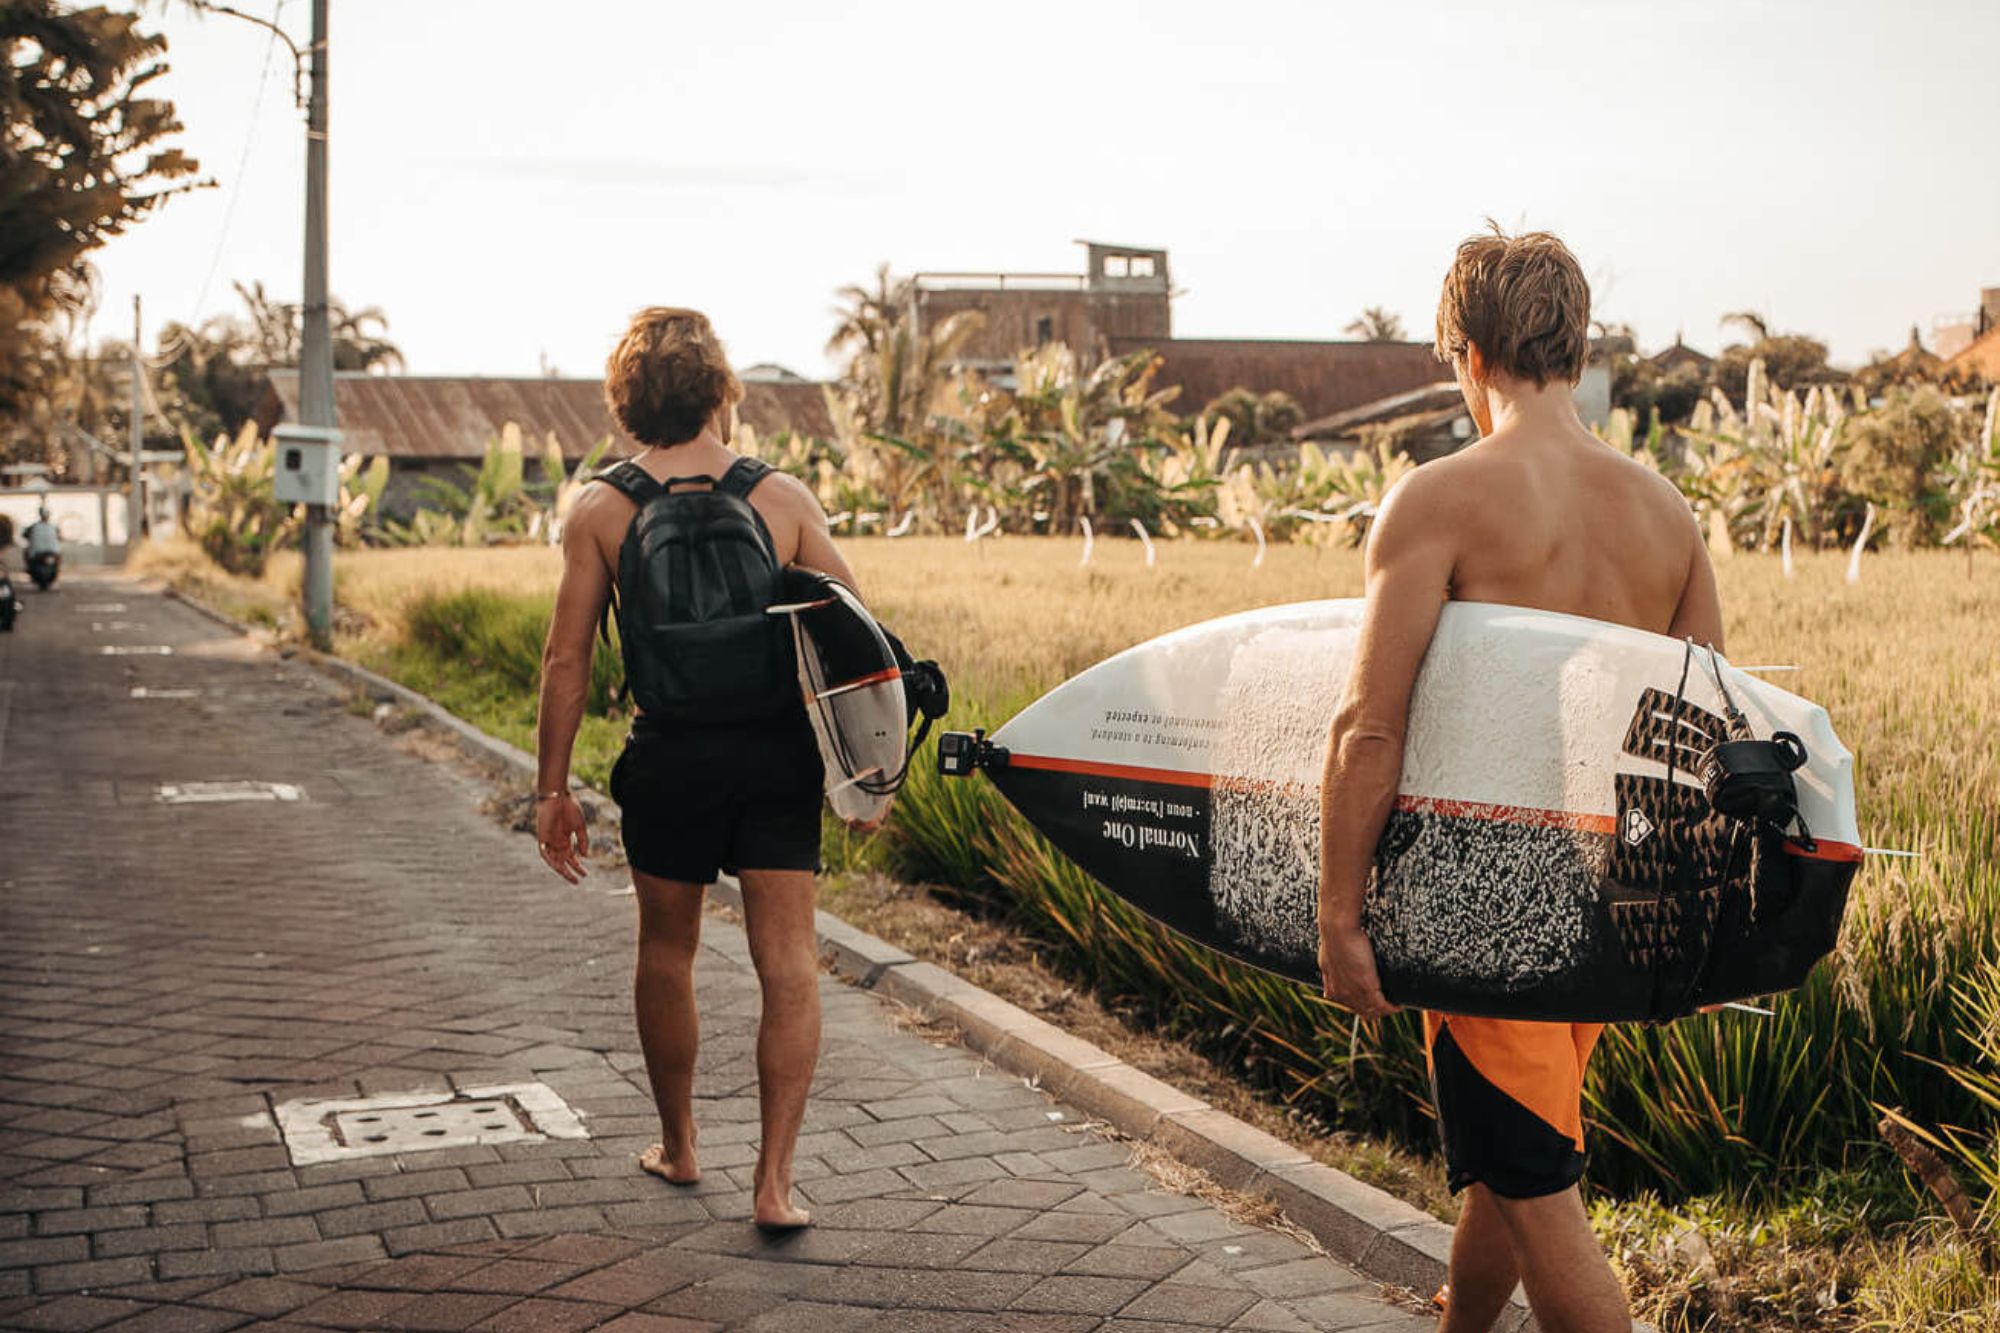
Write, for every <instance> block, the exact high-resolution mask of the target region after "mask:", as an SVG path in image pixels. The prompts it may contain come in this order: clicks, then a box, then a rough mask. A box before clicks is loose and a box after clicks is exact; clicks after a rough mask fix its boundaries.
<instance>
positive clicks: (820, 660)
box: [771, 569, 909, 824]
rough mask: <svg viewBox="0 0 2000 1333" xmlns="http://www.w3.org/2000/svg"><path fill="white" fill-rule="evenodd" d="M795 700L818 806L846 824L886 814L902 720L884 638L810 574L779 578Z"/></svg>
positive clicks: (845, 591) (898, 764) (844, 590)
mask: <svg viewBox="0 0 2000 1333" xmlns="http://www.w3.org/2000/svg"><path fill="white" fill-rule="evenodd" d="M785 580H786V596H787V598H788V601H787V603H786V604H785V605H782V606H774V607H772V608H771V613H772V614H773V615H783V616H785V617H786V618H787V619H788V620H789V621H790V622H791V628H792V643H793V646H794V647H795V648H796V650H797V654H798V669H799V693H800V694H801V696H803V698H804V699H805V705H806V715H807V716H808V717H809V718H811V720H812V727H813V736H814V738H815V739H816V740H817V741H818V742H819V753H820V762H821V763H822V764H823V765H824V766H825V769H826V800H827V804H828V806H829V807H831V809H832V810H833V813H834V814H835V815H837V816H839V817H840V818H841V819H844V820H846V821H848V822H850V823H863V824H872V823H875V822H878V821H879V820H881V819H882V817H883V816H885V815H886V814H888V812H889V805H890V803H891V802H892V801H894V800H895V794H896V789H897V787H898V786H900V785H901V782H902V775H903V766H904V761H905V757H906V753H907V749H906V745H905V742H904V736H905V734H906V731H907V729H908V725H909V714H908V711H907V706H906V704H905V702H904V695H903V673H902V671H901V670H900V669H898V667H897V665H896V655H895V653H894V651H892V650H891V649H890V647H889V640H888V638H887V636H885V635H884V634H883V633H882V628H881V626H879V625H877V624H876V623H875V618H874V617H873V616H871V615H869V614H868V609H867V608H866V607H864V606H863V605H862V604H861V599H860V598H859V597H856V596H855V595H854V591H853V590H852V589H851V588H849V587H848V586H847V585H846V584H844V583H841V582H840V581H839V580H837V579H834V578H832V577H830V576H828V575H825V574H819V573H815V572H813V571H811V570H803V569H788V570H786V571H785Z"/></svg>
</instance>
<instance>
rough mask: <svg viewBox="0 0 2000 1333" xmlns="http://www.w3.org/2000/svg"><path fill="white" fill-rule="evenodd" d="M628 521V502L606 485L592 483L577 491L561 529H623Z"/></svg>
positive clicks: (572, 531)
mask: <svg viewBox="0 0 2000 1333" xmlns="http://www.w3.org/2000/svg"><path fill="white" fill-rule="evenodd" d="M631 521H632V502H631V500H629V499H627V498H626V497H625V496H624V495H622V494H620V493H619V492H618V491H617V490H614V489H613V488H612V487H610V486H600V485H597V484H595V483H592V484H590V485H587V486H585V487H584V488H583V489H582V490H580V491H578V492H577V495H576V501H575V503H574V504H572V505H571V506H570V511H569V513H568V515H567V516H566V517H565V519H564V522H563V531H564V532H565V533H577V534H579V535H581V534H584V533H602V532H604V531H607V530H616V531H618V532H623V531H624V529H625V527H626V525H627V524H629V523H630V522H631Z"/></svg>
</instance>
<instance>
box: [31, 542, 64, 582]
mask: <svg viewBox="0 0 2000 1333" xmlns="http://www.w3.org/2000/svg"><path fill="white" fill-rule="evenodd" d="M61 569H62V557H61V556H60V555H57V554H56V553H55V552H54V551H43V552H42V553H41V554H40V555H31V556H29V557H28V577H29V578H31V579H33V580H34V581H35V586H36V587H37V588H39V589H41V590H42V591H43V592H47V591H48V590H49V585H51V584H53V583H54V582H55V581H56V574H57V573H58V572H59V571H60V570H61Z"/></svg>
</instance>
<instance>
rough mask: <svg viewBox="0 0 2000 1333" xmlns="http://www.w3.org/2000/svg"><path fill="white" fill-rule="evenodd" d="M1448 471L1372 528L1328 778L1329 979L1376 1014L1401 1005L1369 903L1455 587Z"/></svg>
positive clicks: (1324, 896)
mask: <svg viewBox="0 0 2000 1333" xmlns="http://www.w3.org/2000/svg"><path fill="white" fill-rule="evenodd" d="M1441 480H1443V478H1441V477H1439V478H1433V477H1430V476H1424V475H1422V474H1412V475H1411V476H1410V477H1409V478H1408V479H1406V480H1405V481H1404V482H1403V483H1402V484H1401V485H1400V486H1398V487H1396V488H1395V490H1394V491H1392V492H1391V493H1390V495H1389V497H1388V498H1387V499H1386V500H1385V501H1384V502H1383V504H1382V512H1381V513H1380V514H1379V515H1378V516H1377V517H1376V519H1375V524H1374V527H1373V529H1372V530H1371V531H1370V533H1369V536H1368V550H1367V557H1366V559H1367V564H1366V571H1367V588H1368V593H1367V595H1368V604H1367V609H1366V610H1365V611H1364V612H1363V613H1362V622H1361V635H1360V639H1359V641H1358V642H1357V644H1356V646H1355V653H1354V667H1353V670H1352V672H1351V673H1350V674H1349V676H1348V678H1347V690H1346V693H1345V694H1344V695H1343V696H1342V698H1341V703H1340V710H1339V711H1338V712H1337V713H1336V714H1335V715H1334V719H1333V727H1332V731H1331V734H1330V735H1329V737H1328V740H1327V750H1326V768H1325V771H1324V773H1323V774H1322V777H1321V785H1320V805H1319V811H1320V881H1319V933H1320V976H1321V982H1322V989H1323V990H1324V992H1325V994H1326V996H1327V998H1328V999H1331V1000H1336V1001H1338V1002H1339V1003H1341V1004H1342V1005H1345V1006H1346V1007H1347V1008H1349V1009H1352V1010H1353V1011H1354V1012H1355V1013H1357V1014H1362V1015H1366V1016H1372V1015H1375V1014H1383V1013H1388V1012H1390V1011H1391V1010H1392V1009H1393V1008H1394V1006H1393V1005H1391V1004H1390V1003H1389V1002H1388V1000H1387V999H1385V998H1384V997H1383V995H1382V987H1381V981H1380V979H1379V978H1378V977H1377V975H1376V971H1375V955H1374V951H1373V950H1372V949H1371V948H1370V946H1369V943H1368V937H1367V935H1366V934H1365V933H1363V931H1362V929H1361V907H1362V898H1363V896H1364V895H1365V893H1366V892H1367V888H1368V876H1369V872H1370V870H1371V869H1372V867H1373V865H1374V861H1375V844H1376V842H1377V841H1378V840H1380V838H1381V836H1382V827H1383V825H1384V824H1386V823H1387V822H1388V820H1389V814H1390V811H1391V810H1392V809H1393V808H1394V806H1395V801H1396V786H1397V783H1398V780H1399V779H1400V778H1401V777H1402V772H1403V733H1404V728H1405V726H1406V724H1407V722H1408V720H1409V713H1410V693H1411V691H1412V690H1413V689H1414V688H1415V686H1416V682H1417V669H1418V668H1419V667H1420V666H1422V665H1423V660H1424V653H1425V652H1426V651H1428V650H1429V648H1430V643H1431V634H1432V632H1433V631H1434V630H1436V628H1437V620H1438V613H1439V612H1440V611H1441V610H1442V609H1443V607H1444V602H1445V599H1446V597H1447V596H1448V595H1449V592H1450V588H1451V575H1452V567H1453V565H1454V563H1455V561H1456V545H1455V538H1454V523H1453V521H1452V516H1451V515H1450V514H1449V513H1447V512H1445V499H1446V493H1445V492H1444V491H1443V490H1442V488H1441V487H1439V486H1438V485H1436V484H1435V483H1436V482H1437V481H1441Z"/></svg>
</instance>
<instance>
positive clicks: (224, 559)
mask: <svg viewBox="0 0 2000 1333" xmlns="http://www.w3.org/2000/svg"><path fill="white" fill-rule="evenodd" d="M184 444H185V446H186V449H187V464H186V466H187V475H188V486H189V500H188V529H189V532H190V534H191V535H192V536H193V537H194V539H195V541H196V542H198V543H199V544H200V545H201V548H202V550H203V551H205V552H207V554H208V556H209V558H210V559H211V560H213V561H215V563H216V564H218V565H220V566H222V568H223V569H225V570H228V571H229V572H230V573H232V574H244V575H248V576H249V577H251V578H257V577H259V576H261V575H262V574H263V572H264V566H265V563H266V562H267V561H268V560H269V559H270V557H271V553H272V552H273V551H274V550H277V549H278V548H280V547H282V546H284V545H285V544H286V543H287V542H289V541H290V540H291V539H292V537H293V536H294V534H295V533H296V532H297V530H298V524H299V522H300V516H299V515H298V514H297V513H296V512H294V507H293V506H291V505H288V504H281V503H279V501H278V499H277V497H276V495H275V493H274V487H273V485H272V482H273V479H274V477H275V476H276V473H277V446H276V444H275V443H274V442H273V441H272V440H270V439H267V438H265V437H263V436H261V435H259V434H258V433H257V428H256V427H255V426H254V425H246V426H244V427H243V429H242V430H240V431H238V432H237V433H236V434H235V435H234V436H233V437H232V436H228V435H221V436H217V437H216V440H215V443H214V444H213V445H204V444H202V442H201V441H200V440H199V439H197V438H196V437H195V436H193V435H188V436H187V437H185V440H184ZM388 482H389V460H388V459H386V458H376V459H374V460H373V461H370V460H367V459H364V458H363V457H362V456H361V455H359V454H350V455H348V456H347V457H346V458H345V459H344V460H342V462H341V466H340V502H339V504H337V505H336V506H335V508H334V520H335V528H334V536H335V541H336V542H338V543H339V544H340V545H343V546H358V545H360V543H361V540H362V536H363V525H364V523H365V521H366V520H367V518H368V516H369V514H370V513H371V512H372V511H373V510H374V508H375V507H376V505H377V504H379V503H380V501H381V499H382V491H383V489H384V488H385V487H386V486H387V485H388Z"/></svg>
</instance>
